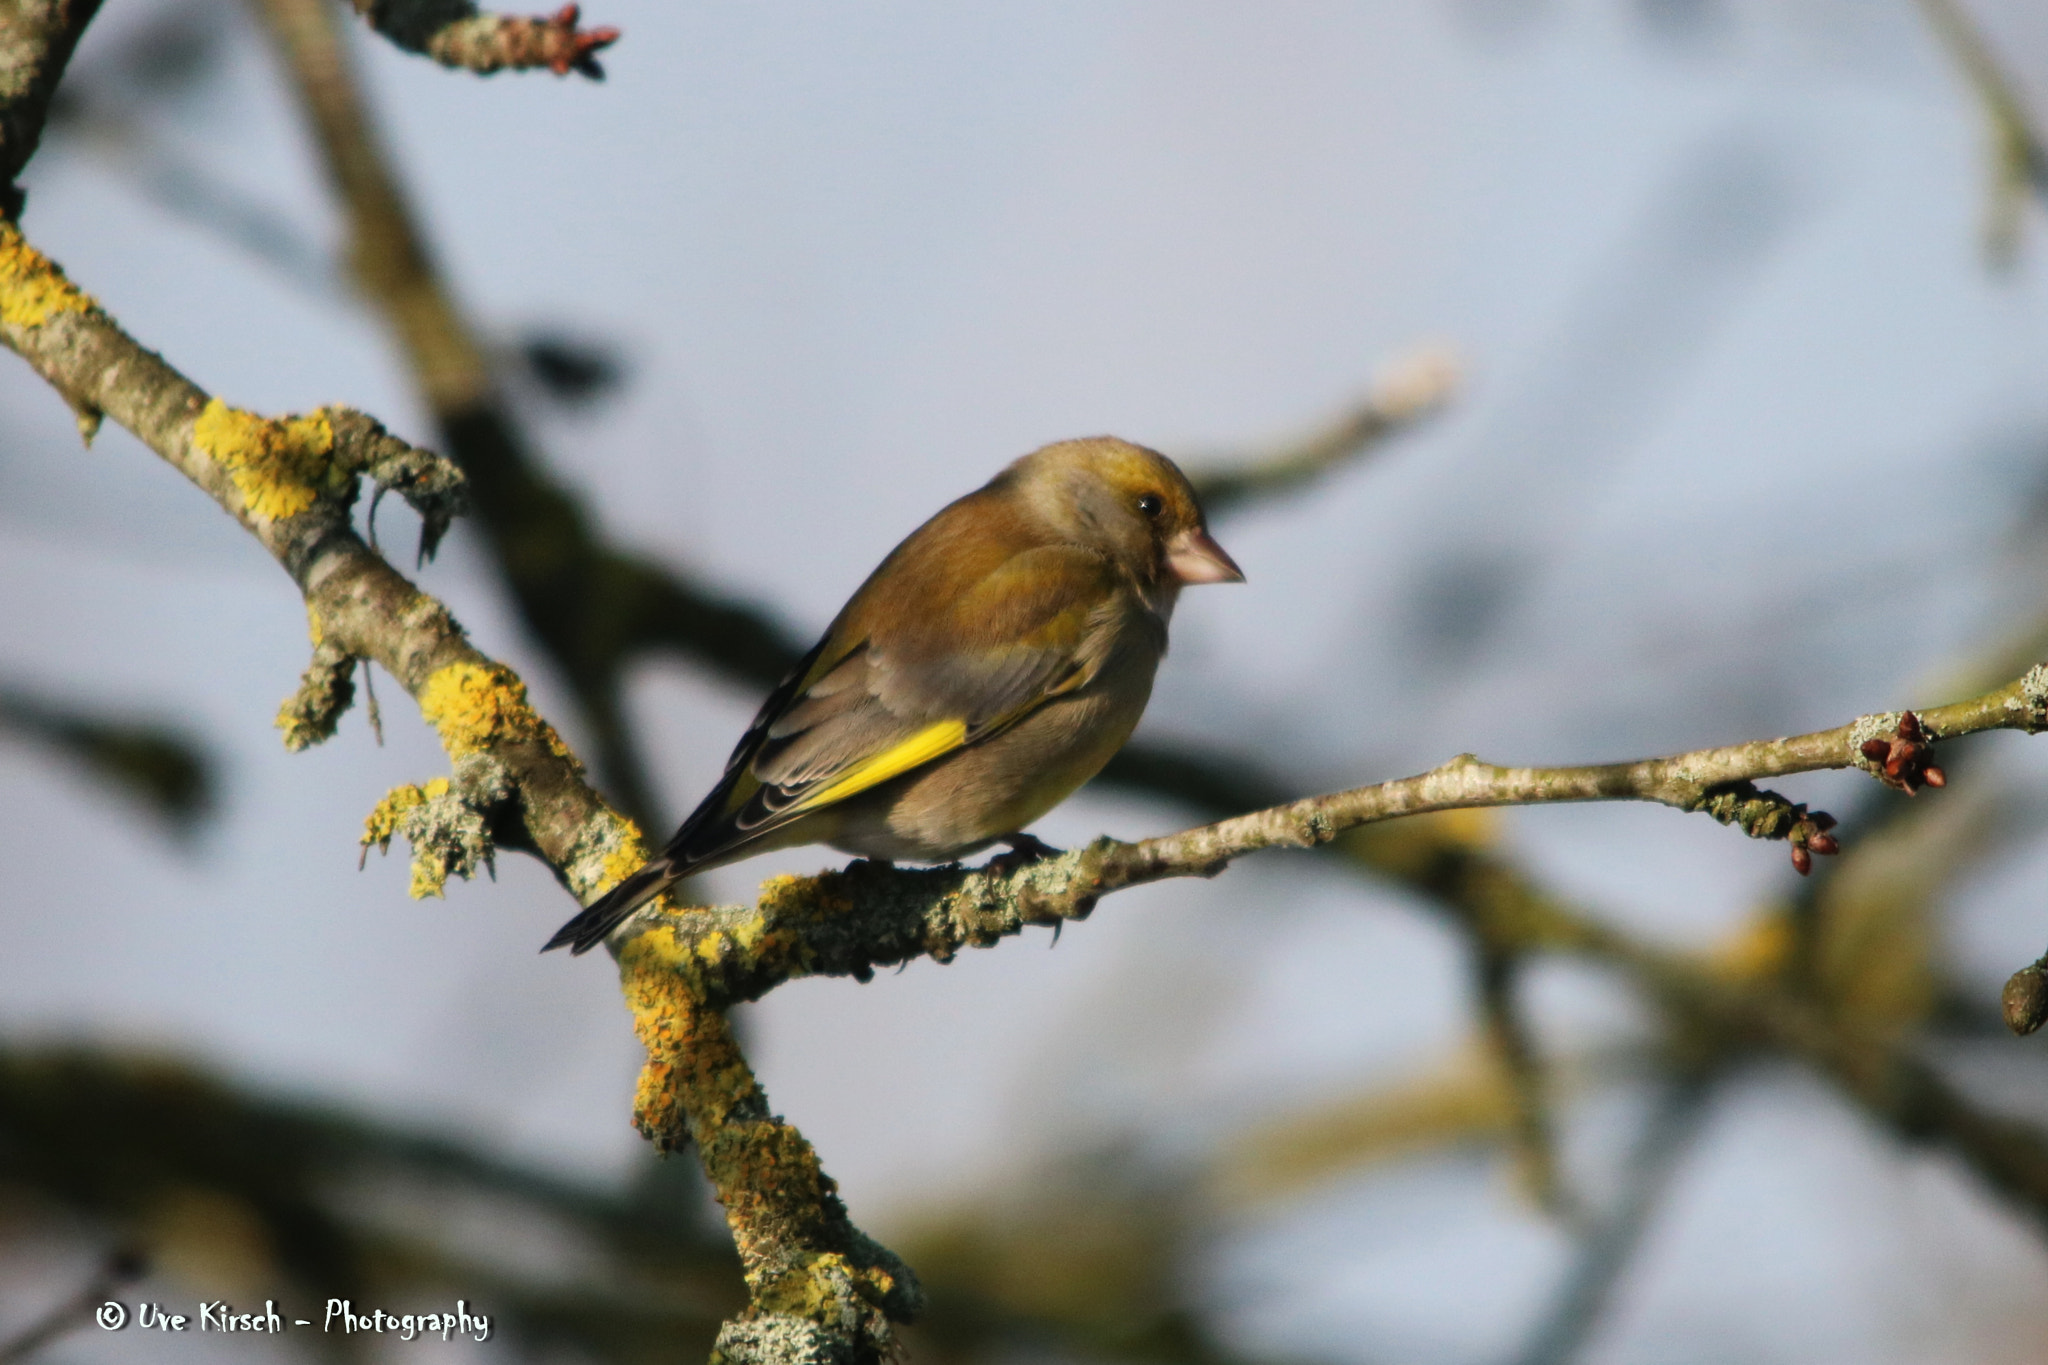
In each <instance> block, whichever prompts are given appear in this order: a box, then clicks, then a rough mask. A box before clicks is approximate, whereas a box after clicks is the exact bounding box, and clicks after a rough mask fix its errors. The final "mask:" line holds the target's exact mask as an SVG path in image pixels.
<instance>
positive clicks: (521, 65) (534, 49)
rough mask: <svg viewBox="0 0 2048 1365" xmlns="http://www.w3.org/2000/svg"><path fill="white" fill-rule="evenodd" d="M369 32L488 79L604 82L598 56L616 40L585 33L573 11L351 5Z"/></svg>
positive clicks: (453, 2) (414, 2)
mask: <svg viewBox="0 0 2048 1365" xmlns="http://www.w3.org/2000/svg"><path fill="white" fill-rule="evenodd" d="M351 3H353V4H354V5H355V8H356V13H358V14H360V15H362V16H363V17H364V18H365V19H368V20H369V21H370V26H371V27H372V28H374V29H376V30H377V32H379V33H381V34H383V35H384V36H385V37H386V38H389V39H390V40H391V41H392V42H393V43H395V44H397V45H398V46H399V47H401V48H403V49H404V50H405V51H407V52H417V53H419V54H421V55H422V56H427V57H432V58H433V59H434V60H435V61H437V62H439V63H440V64H441V65H443V66H447V67H453V68H455V69H457V70H460V71H474V72H476V73H477V74H478V75H480V76H488V75H491V74H492V73H493V72H498V71H533V70H538V69H546V70H548V71H552V72H554V73H555V74H556V75H557V76H566V75H568V74H569V73H570V72H571V71H574V72H576V73H578V74H579V75H583V76H588V77H589V78H590V79H591V80H594V81H601V80H603V79H604V68H603V67H602V66H600V65H598V61H597V54H598V53H600V52H602V51H604V50H605V49H606V48H608V47H610V46H611V45H612V44H613V43H615V42H617V41H618V40H619V31H618V30H617V29H615V28H583V27H581V22H582V15H581V13H580V11H579V9H578V7H577V6H576V5H573V4H569V5H564V6H562V7H561V8H560V9H558V10H556V11H555V12H554V13H553V14H550V15H545V16H541V17H537V18H526V17H523V16H519V15H510V14H492V13H490V12H489V11H487V10H480V9H478V8H477V7H476V6H475V5H474V4H472V3H471V2H470V0H351Z"/></svg>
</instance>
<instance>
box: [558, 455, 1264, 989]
mask: <svg viewBox="0 0 2048 1365" xmlns="http://www.w3.org/2000/svg"><path fill="white" fill-rule="evenodd" d="M1242 577H1243V575H1242V574H1240V573H1239V572H1238V569H1237V566H1236V565H1235V564H1234V563H1232V562H1231V560H1230V556H1228V555H1227V554H1225V553H1224V552H1223V550H1222V548H1221V547H1220V546H1218V545H1217V544H1216V542H1215V541H1213V540H1211V539H1210V538H1209V536H1208V531H1207V528H1206V526H1205V524H1204V521H1203V517H1202V509H1201V506H1200V505H1199V504H1198V503H1197V501H1196V499H1195V493H1194V489H1193V488H1191V487H1190V486H1189V484H1188V481H1187V478H1186V477H1185V476H1184V475H1183V474H1182V473H1181V472H1180V470H1179V469H1178V468H1176V467H1175V466H1174V464H1173V462H1172V461H1171V460H1169V459H1167V458H1166V457H1165V456H1163V455H1160V454H1157V453H1156V452H1154V451H1150V450H1146V449H1144V448H1143V447H1141V446H1135V445H1132V444H1130V443H1129V442H1126V441H1119V440H1115V439H1113V438H1110V437H1097V438H1094V439H1091V440H1082V441H1062V442H1060V443H1059V444H1057V445H1050V446H1046V447H1045V448H1043V449H1041V450H1037V451H1034V452H1033V453H1031V454H1029V455H1026V456H1024V457H1023V458H1022V459H1020V460H1017V461H1016V462H1014V463H1013V464H1011V465H1010V466H1009V467H1008V468H1007V469H1005V470H1003V472H1002V473H1000V474H998V475H997V476H996V477H995V478H994V479H992V480H990V481H989V482H988V483H987V484H986V485H984V486H983V487H981V488H979V489H977V490H976V491H974V492H972V493H969V494H968V495H967V496H966V497H964V498H961V499H959V500H958V501H957V502H954V503H952V504H951V505H949V506H947V507H946V508H944V509H943V510H942V511H940V512H939V514H938V515H937V516H934V517H933V518H932V519H931V520H930V521H927V522H926V523H925V524H924V525H923V526H920V527H919V528H918V529H917V530H915V531H913V532H912V533H911V534H910V536H909V537H908V538H906V539H905V540H904V541H903V543H902V544H900V545H898V546H897V547H896V548H895V549H894V550H892V551H890V553H889V556H888V558H886V559H884V560H883V561H882V563H881V564H880V566H879V567H877V568H876V569H875V571H874V572H873V573H872V574H870V575H869V576H868V580H867V582H865V583H863V584H862V585H861V586H860V590H859V591H857V592H856V593H854V595H853V597H852V599H851V600H850V601H848V602H847V604H846V606H845V607H844V608H842V609H841V611H840V613H839V616H838V617H837V619H835V620H834V621H833V622H832V624H831V626H830V627H829V628H827V630H826V631H825V636H824V638H823V639H822V640H820V641H819V642H818V644H817V647H816V648H814V649H813V650H812V651H811V652H810V653H809V654H808V655H806V656H805V658H804V660H803V662H802V663H800V664H798V665H797V668H796V670H795V671H794V672H793V673H792V674H791V675H790V676H789V677H788V678H787V679H785V680H784V681H783V683H782V685H781V686H779V687H777V688H776V689H775V691H774V692H773V693H771V694H770V695H769V697H768V700H767V701H766V702H765V703H764V704H763V705H762V707H761V711H760V714H759V715H757V716H755V718H754V723H753V724H752V725H751V726H749V727H748V729H747V733H746V734H745V735H744V736H743V737H742V738H741V740H740V742H739V745H738V747H737V748H735V749H734V750H733V753H732V757H731V759H729V760H728V761H727V763H726V768H725V775H724V776H723V777H722V778H721V779H720V781H719V783H718V785H717V786H716V787H714V788H712V790H711V793H710V795H708V796H706V797H705V798H704V800H703V802H702V804H700V805H699V806H698V807H697V809H696V811H695V812H693V813H692V814H691V816H690V817H689V819H687V820H685V821H683V824H682V827H681V828H680V829H678V830H677V831H676V833H675V836H674V837H673V838H672V839H670V840H669V842H668V845H667V846H666V847H665V848H664V849H663V850H662V853H661V855H660V856H659V857H657V858H655V859H653V860H651V861H650V862H649V863H648V864H647V865H646V866H645V867H643V868H641V869H640V870H639V871H638V872H635V873H634V874H633V875H632V876H630V877H628V878H626V879H625V880H624V881H622V882H620V883H619V884H618V885H617V886H616V887H613V888H612V889H611V890H610V891H609V892H607V893H606V894H605V895H604V896H602V897H601V898H599V899H598V900H597V901H596V902H594V903H593V904H592V905H591V906H590V907H589V908H588V909H586V910H585V911H584V912H583V913H582V914H580V915H578V916H577V917H576V918H575V919H573V920H571V921H569V923H568V924H566V925H564V926H563V927H562V929H561V931H560V932H559V933H557V934H556V935H555V936H554V938H552V939H550V940H549V942H548V944H547V947H548V948H558V947H562V946H564V945H569V946H571V947H572V948H573V950H574V951H575V952H578V953H581V952H584V951H586V950H588V949H590V948H592V947H594V946H595V945H597V944H598V943H600V942H602V941H603V940H604V939H605V937H606V936H607V935H608V934H610V933H611V931H612V930H613V929H615V928H617V927H618V926H619V925H620V924H621V923H623V922H624V921H625V919H626V918H627V916H629V915H631V914H632V913H633V911H634V910H636V909H638V908H639V907H640V906H641V905H643V904H645V903H646V902H647V901H649V900H651V899H653V898H654V897H655V896H657V895H659V894H660V893H661V892H662V891H664V890H666V889H667V888H668V887H669V886H670V885H671V884H673V883H674V882H676V881H678V880H680V879H681V878H683V877H686V876H689V875H691V874H693V873H696V872H701V871H705V870H707V869H709V868H713V867H719V866H722V865H724V864H726V863H729V862H734V861H737V860H738V859H741V858H747V857H752V856H753V855H754V854H756V853H764V852H767V851H769V850H771V849H778V848H791V847H795V846H797V845H800V844H813V843H823V844H830V845H832V846H833V847H834V848H838V849H841V850H843V851H845V852H849V853H857V854H861V855H863V856H865V857H870V858H885V859H898V858H901V859H910V860H915V861H920V862H939V861H944V860H947V859H951V858H957V857H960V856H962V855H964V854H968V853H973V852H975V851H976V850H978V849H982V848H986V847H987V846H988V845H989V844H991V843H994V842H996V841H997V840H998V839H1003V838H1006V837H1008V836H1012V835H1018V834H1021V832H1022V831H1023V829H1024V827H1025V826H1026V825H1029V824H1030V823H1031V822H1032V821H1033V820H1036V819H1037V818H1038V817H1039V816H1041V815H1043V814H1045V813H1046V812H1047V811H1049V810H1051V809H1052V808H1053V807H1054V806H1056V805H1058V804H1059V803H1060V802H1061V801H1063V800H1065V799H1066V798H1067V797H1068V796H1070V795H1071V794H1072V793H1073V792H1074V791H1075V790H1076V789H1077V788H1079V787H1080V786H1081V785H1082V784H1083V783H1085V782H1086V781H1087V780H1088V779H1089V778H1091V777H1093V776H1094V775H1095V774H1096V773H1097V772H1100V771H1101V769H1102V766H1103V765H1104V764H1105V763H1107V762H1109V760H1110V757H1111V756H1112V755H1113V754H1115V753H1116V751H1117V750H1118V749H1120V748H1122V747H1123V744H1124V741H1125V740H1127V739H1128V738H1130V734H1131V731H1132V729H1133V728H1135V727H1136V725H1137V723H1138V717H1139V716H1140V715H1142V714H1143V713H1144V710H1145V703H1146V701H1147V700H1148V699H1149V698H1150V696H1151V694H1152V675H1153V671H1154V670H1155V669H1156V668H1157V667H1158V664H1159V659H1160V657H1161V656H1162V655H1164V654H1165V653H1166V626H1167V621H1168V620H1169V619H1170V618H1171V616H1172V614H1173V607H1174V601H1175V599H1176V598H1177V597H1178V596H1179V593H1180V589H1181V587H1182V586H1183V585H1184V584H1189V583H1214V582H1230V581H1236V580H1239V579H1241V578H1242ZM542 951H546V949H543V950H542Z"/></svg>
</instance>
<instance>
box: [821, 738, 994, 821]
mask: <svg viewBox="0 0 2048 1365" xmlns="http://www.w3.org/2000/svg"><path fill="white" fill-rule="evenodd" d="M966 742H967V722H966V721H964V720H942V721H940V722H938V723H937V724H936V725H928V726H926V727H925V728H924V729H922V730H919V731H918V732H917V733H916V734H914V735H912V736H911V737H910V738H909V739H906V740H902V741H901V742H899V743H896V744H892V745H891V746H889V747H888V748H886V749H884V750H882V752H880V753H878V754H876V755H875V756H874V757H873V758H870V759H867V760H865V761H864V762H862V763H859V764H857V765H856V766H854V767H853V768H852V769H851V770H849V771H848V772H847V773H846V775H845V776H843V777H841V778H840V779H839V780H838V781H836V782H834V783H832V784H831V785H830V786H828V787H825V788H823V789H821V790H819V791H814V792H812V793H811V794H810V795H809V796H806V797H805V798H804V799H803V800H801V801H799V802H797V803H796V804H795V805H794V806H791V807H790V808H789V811H790V813H791V814H794V813H796V812H798V811H807V810H816V809H817V808H818V807H820V806H829V805H831V804H832V803H833V802H834V801H843V800H845V799H846V798H847V797H849V796H852V795H854V794H855V793H856V792H864V791H866V790H867V789H868V788H869V787H873V786H878V785H880V784H881V783H884V782H887V781H888V780H889V779H890V778H892V777H900V776H902V775H903V774H904V773H907V772H909V771H910V770H911V769H912V768H915V767H916V766H917V765H918V764H920V763H929V762H931V761H932V760H933V759H935V758H937V757H938V756H939V755H940V754H943V753H947V752H949V751H951V750H954V749H957V748H959V747H960V746H961V745H963V744H965V743H966Z"/></svg>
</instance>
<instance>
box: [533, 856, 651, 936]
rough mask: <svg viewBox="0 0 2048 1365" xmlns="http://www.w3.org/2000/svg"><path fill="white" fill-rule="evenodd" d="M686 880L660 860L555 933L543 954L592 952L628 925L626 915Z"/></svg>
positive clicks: (613, 890) (609, 892)
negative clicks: (607, 937) (550, 952)
mask: <svg viewBox="0 0 2048 1365" xmlns="http://www.w3.org/2000/svg"><path fill="white" fill-rule="evenodd" d="M680 880H682V871H681V870H680V869H679V868H677V867H676V865H675V864H674V863H673V862H671V861H670V860H669V859H667V858H656V859H654V860H653V861H652V862H650V863H648V864H647V866H645V867H643V868H641V869H640V870H639V871H638V872H635V873H634V874H633V875H632V876H630V877H628V878H626V880H624V881H622V882H620V883H619V884H618V885H617V886H615V887H613V888H612V889H611V890H609V891H607V892H605V893H604V894H603V895H602V896H599V897H598V898H597V900H596V901H594V902H593V903H592V904H590V905H589V906H588V907H586V908H585V909H584V911H583V913H582V914H580V915H578V916H577V917H576V918H575V919H572V920H570V921H569V922H568V923H567V924H565V925H563V926H562V927H561V928H559V929H557V930H556V931H555V936H554V937H553V938H551V939H549V940H548V941H547V944H546V946H545V947H543V948H542V949H541V951H542V952H544V953H545V952H548V951H550V950H552V949H555V948H563V947H566V948H567V949H568V950H569V952H570V953H571V954H572V955H580V954H582V953H587V952H589V951H590V950H591V949H592V948H595V947H596V946H597V945H598V944H600V943H602V942H604V941H605V937H606V936H607V935H608V934H610V933H611V931H612V930H614V929H616V928H618V927H619V926H620V925H621V924H623V923H625V921H626V916H628V915H630V914H632V913H633V912H634V911H635V910H638V909H639V908H640V907H641V906H643V905H645V904H647V902H649V901H651V900H653V899H654V898H655V897H656V896H659V895H660V894H661V893H662V892H664V891H666V890H668V889H669V888H670V887H671V886H674V885H675V884H676V883H677V882H678V881H680Z"/></svg>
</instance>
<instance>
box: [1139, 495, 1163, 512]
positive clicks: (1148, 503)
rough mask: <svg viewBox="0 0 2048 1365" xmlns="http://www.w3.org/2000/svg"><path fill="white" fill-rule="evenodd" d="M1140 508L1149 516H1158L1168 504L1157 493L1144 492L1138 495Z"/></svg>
mask: <svg viewBox="0 0 2048 1365" xmlns="http://www.w3.org/2000/svg"><path fill="white" fill-rule="evenodd" d="M1138 510H1139V511H1140V512H1142V513H1144V514H1145V515H1146V516H1148V517H1156V516H1158V515H1159V514H1160V513H1161V512H1163V511H1165V510H1166V504H1165V503H1164V502H1162V501H1161V500H1160V497H1159V495H1158V494H1157V493H1142V494H1140V495H1139V496H1138Z"/></svg>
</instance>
